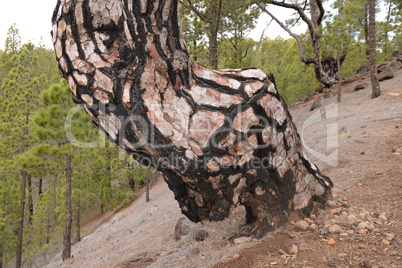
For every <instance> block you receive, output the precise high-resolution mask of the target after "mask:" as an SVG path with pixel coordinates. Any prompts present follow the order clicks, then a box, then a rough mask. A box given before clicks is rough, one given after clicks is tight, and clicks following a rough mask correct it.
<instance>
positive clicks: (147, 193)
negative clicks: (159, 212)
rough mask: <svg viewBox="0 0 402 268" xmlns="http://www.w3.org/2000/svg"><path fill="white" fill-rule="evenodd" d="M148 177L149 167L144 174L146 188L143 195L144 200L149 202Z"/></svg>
mask: <svg viewBox="0 0 402 268" xmlns="http://www.w3.org/2000/svg"><path fill="white" fill-rule="evenodd" d="M149 177H150V175H149V169H148V170H147V173H146V175H145V183H146V188H147V190H146V195H145V200H146V202H149V201H150V200H151V199H150V198H149Z"/></svg>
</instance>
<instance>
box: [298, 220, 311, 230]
mask: <svg viewBox="0 0 402 268" xmlns="http://www.w3.org/2000/svg"><path fill="white" fill-rule="evenodd" d="M309 226H310V225H309V224H308V223H307V222H306V221H298V222H296V223H295V230H296V231H306V230H307V228H308V227H309Z"/></svg>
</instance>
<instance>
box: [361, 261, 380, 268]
mask: <svg viewBox="0 0 402 268" xmlns="http://www.w3.org/2000/svg"><path fill="white" fill-rule="evenodd" d="M363 267H364V268H374V267H377V266H373V265H372V264H371V263H370V261H369V260H364V261H363Z"/></svg>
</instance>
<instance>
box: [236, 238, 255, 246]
mask: <svg viewBox="0 0 402 268" xmlns="http://www.w3.org/2000/svg"><path fill="white" fill-rule="evenodd" d="M250 240H251V238H250V237H246V236H243V237H238V238H235V239H234V240H233V242H234V243H235V244H236V245H239V244H244V243H246V242H249V241H250Z"/></svg>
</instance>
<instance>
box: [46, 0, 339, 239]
mask: <svg viewBox="0 0 402 268" xmlns="http://www.w3.org/2000/svg"><path fill="white" fill-rule="evenodd" d="M52 21H53V31H52V34H53V43H54V47H55V51H56V56H57V60H58V62H59V67H60V70H61V72H62V74H63V76H64V77H65V78H66V79H67V80H68V82H69V85H70V88H71V91H72V93H73V98H74V100H75V101H76V102H79V103H83V104H85V105H84V108H85V110H86V112H87V113H88V114H89V115H90V116H91V117H92V119H93V122H94V124H95V125H96V126H97V127H98V128H99V129H100V130H102V131H103V132H105V133H106V134H107V135H108V136H109V138H110V139H111V140H112V141H114V142H115V143H117V144H119V145H120V146H121V147H122V148H124V149H125V150H126V151H127V152H129V153H130V154H132V155H133V157H134V158H135V159H136V160H137V161H139V162H140V163H142V164H147V165H152V166H154V167H155V168H156V169H157V170H159V171H161V172H162V173H163V174H164V176H165V180H166V182H167V184H168V185H169V188H170V189H171V190H172V191H173V192H174V195H175V199H176V200H177V201H178V202H179V205H180V207H181V209H182V212H183V213H184V214H185V215H186V216H187V217H188V218H189V219H190V220H192V221H195V222H198V221H203V220H213V221H219V220H222V219H224V218H225V217H227V216H228V215H229V213H230V211H231V209H232V208H234V207H235V206H239V205H243V206H245V208H246V211H247V227H246V228H244V230H243V233H242V235H254V236H256V237H261V236H263V235H264V234H265V233H266V232H268V231H270V230H272V229H273V228H275V227H276V226H278V225H280V224H281V223H283V222H284V221H286V219H287V217H288V215H289V212H290V211H299V212H303V213H308V212H309V211H310V210H311V209H312V207H313V201H321V202H324V201H325V200H326V198H327V197H328V196H329V195H330V191H331V188H332V183H331V181H330V179H329V178H327V177H325V176H323V175H321V173H320V172H319V170H318V169H317V168H316V166H315V165H314V164H312V163H311V162H310V161H309V160H308V158H307V157H306V154H305V149H304V147H303V145H302V143H301V141H300V137H299V135H298V133H297V131H296V127H295V125H294V124H293V123H292V119H291V116H290V114H289V112H288V109H287V106H286V104H285V102H284V101H283V100H282V98H281V97H280V96H279V94H278V91H277V89H276V86H275V84H274V82H273V78H270V76H267V75H266V74H264V73H263V72H262V71H261V70H258V69H255V68H246V69H236V70H221V71H212V70H209V69H207V68H205V67H204V66H202V65H200V64H198V63H196V62H193V61H191V60H190V57H189V53H188V51H187V47H186V44H185V42H184V40H183V37H182V30H181V22H180V18H179V14H178V0H171V1H169V0H154V1H151V0H148V1H147V0H133V1H122V0H120V1H119V0H115V1H112V0H88V1H79V0H59V1H58V3H57V7H56V9H55V12H54V15H53V19H52Z"/></svg>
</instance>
